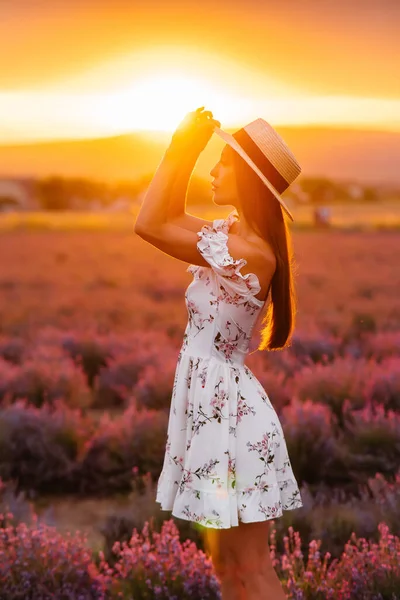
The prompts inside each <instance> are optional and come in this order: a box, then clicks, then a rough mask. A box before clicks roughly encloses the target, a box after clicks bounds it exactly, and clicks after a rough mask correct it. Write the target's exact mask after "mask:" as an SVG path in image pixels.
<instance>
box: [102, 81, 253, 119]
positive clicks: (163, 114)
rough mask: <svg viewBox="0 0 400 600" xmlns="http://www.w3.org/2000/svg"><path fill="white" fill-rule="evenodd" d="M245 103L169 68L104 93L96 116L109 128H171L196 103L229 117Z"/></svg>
mask: <svg viewBox="0 0 400 600" xmlns="http://www.w3.org/2000/svg"><path fill="white" fill-rule="evenodd" d="M246 103H247V101H246V100H245V99H243V100H240V98H239V99H238V98H236V97H235V98H232V97H230V96H229V95H228V94H227V93H226V92H224V91H223V90H222V89H218V87H217V86H216V85H212V84H211V83H210V82H209V81H206V80H205V79H201V78H194V77H189V76H186V75H183V74H179V73H176V72H169V73H163V74H159V75H157V74H156V75H153V76H151V77H148V78H145V79H141V80H139V81H137V82H135V85H134V86H132V87H131V88H127V89H125V90H124V91H121V92H116V93H113V94H107V95H106V94H104V95H103V97H102V102H101V105H99V106H98V108H97V110H96V120H98V121H101V122H102V123H103V125H105V126H107V128H109V129H112V130H125V131H127V130H131V129H134V130H136V131H138V130H146V131H172V130H174V129H175V128H176V127H177V125H178V124H179V123H180V121H181V120H182V119H183V117H184V115H185V114H186V113H187V112H189V111H191V110H195V109H196V108H198V107H200V106H205V107H206V109H207V107H212V110H213V113H214V114H215V115H217V114H223V115H224V119H225V120H228V121H229V120H231V119H234V118H235V117H237V116H238V112H240V110H241V109H243V108H244V105H245V104H246ZM229 107H232V109H231V110H229Z"/></svg>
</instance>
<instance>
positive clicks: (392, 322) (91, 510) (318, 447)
mask: <svg viewBox="0 0 400 600" xmlns="http://www.w3.org/2000/svg"><path fill="white" fill-rule="evenodd" d="M293 242H294V248H295V255H296V260H297V265H298V266H297V275H296V278H297V291H298V305H299V311H298V315H297V326H296V332H295V335H294V337H293V340H292V345H291V346H290V347H289V348H287V349H285V350H284V351H283V352H271V353H268V352H254V353H252V354H250V355H249V356H248V358H247V360H246V365H247V367H248V368H249V369H251V371H252V372H253V373H254V375H255V376H256V377H257V379H258V380H259V381H260V382H261V383H262V385H263V386H264V388H265V390H266V391H267V393H268V395H269V397H270V399H271V402H272V404H273V405H274V407H275V409H276V411H277V412H278V414H279V417H280V419H281V422H282V426H283V429H284V432H285V437H286V440H287V444H288V449H289V453H290V456H291V459H292V465H293V469H294V472H295V475H296V477H297V480H298V481H299V483H300V484H301V494H302V498H303V500H304V506H303V507H302V508H301V509H298V510H296V511H289V512H286V513H285V514H284V516H283V517H282V518H279V519H277V520H276V521H275V522H274V526H273V528H272V537H271V544H270V545H271V550H272V552H273V554H274V560H275V568H276V569H277V572H278V574H279V576H280V577H281V580H282V583H283V585H284V588H285V591H286V593H287V597H288V598H290V599H293V600H306V599H307V600H323V599H325V598H328V599H341V600H347V599H349V600H350V599H355V600H366V599H371V600H396V599H398V598H400V539H399V537H398V536H400V516H399V515H400V467H399V465H400V302H399V289H400V269H399V268H398V248H399V242H400V232H398V231H394V230H393V231H389V230H388V231H365V232H355V231H352V230H342V231H340V230H330V231H312V230H310V231H300V230H298V231H296V230H295V231H294V232H293ZM0 256H1V257H2V261H1V263H2V269H1V273H0V290H1V293H0V526H1V528H0V556H1V561H0V597H1V598H2V599H3V598H4V599H6V600H8V599H11V598H13V599H14V598H35V599H39V598H60V599H61V598H68V597H75V596H74V595H73V594H76V597H78V595H77V594H78V591H79V594H80V595H79V598H126V599H128V598H135V600H137V599H141V598H143V599H147V598H149V599H150V598H161V599H172V598H179V599H186V598H187V599H189V598H190V599H195V600H196V599H198V600H200V599H208V598H209V599H217V598H219V597H220V596H219V586H218V581H217V579H216V576H215V574H214V571H213V567H212V564H211V561H210V560H209V558H208V557H207V555H206V554H205V553H204V547H203V542H202V536H201V531H200V529H199V528H198V527H195V526H190V524H189V523H187V522H183V521H179V520H170V519H169V514H168V513H164V512H160V511H159V510H158V508H157V507H156V506H155V501H154V498H155V487H154V486H155V482H156V479H157V477H158V475H159V473H160V470H161V465H162V459H163V454H164V446H165V436H166V426H167V419H168V410H169V402H170V396H171V391H172V384H173V377H174V370H175V366H176V360H177V356H178V352H179V349H180V345H181V343H182V336H183V332H184V328H185V326H186V318H187V314H186V308H185V303H184V290H185V288H186V286H187V285H188V284H189V283H190V281H191V275H190V274H189V273H187V272H186V267H187V264H186V263H183V262H179V261H177V260H175V259H172V258H171V257H169V256H167V255H165V254H162V253H161V252H160V251H159V250H157V249H155V248H153V247H151V246H150V245H148V244H146V242H144V241H143V240H141V239H140V238H138V237H137V236H135V235H134V233H133V232H132V233H130V232H127V231H104V230H98V231H96V230H94V231H74V230H70V231H41V230H34V229H32V230H18V229H17V230H14V231H11V230H10V231H3V232H2V235H1V237H0ZM257 334H258V332H256V334H255V337H254V340H253V344H252V347H251V351H254V350H256V348H257V342H258V340H259V337H258V335H257ZM155 375H156V376H155ZM83 515H85V517H83ZM53 527H54V529H53ZM77 529H79V530H80V531H79V532H76V530H77ZM134 529H136V531H134ZM133 531H134V533H133V535H132V532H133ZM69 532H70V533H69ZM28 590H29V591H28ZM32 590H36V592H32ZM30 594H31V595H30ZM68 594H70V595H69V596H68Z"/></svg>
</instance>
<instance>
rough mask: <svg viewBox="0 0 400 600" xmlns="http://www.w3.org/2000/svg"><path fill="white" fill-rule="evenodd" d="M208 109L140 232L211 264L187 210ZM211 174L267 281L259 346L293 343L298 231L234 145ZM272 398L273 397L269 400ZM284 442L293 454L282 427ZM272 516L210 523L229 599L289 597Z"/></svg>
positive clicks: (169, 169) (153, 193)
mask: <svg viewBox="0 0 400 600" xmlns="http://www.w3.org/2000/svg"><path fill="white" fill-rule="evenodd" d="M203 108H204V107H202V108H200V109H197V111H194V112H193V113H189V114H188V115H187V116H186V117H185V119H184V121H183V122H182V124H181V125H180V127H179V128H178V129H177V131H176V133H175V134H174V136H173V138H172V142H171V145H170V147H169V148H168V150H167V151H166V153H165V155H164V157H163V159H162V161H161V163H160V165H159V167H158V169H157V171H156V174H155V176H154V178H153V180H152V182H151V184H150V186H149V188H148V190H147V193H146V195H145V198H144V201H143V204H142V206H141V209H140V211H139V215H138V217H137V220H136V223H135V233H137V234H138V235H139V236H140V237H142V238H143V239H144V240H146V241H148V242H149V243H151V244H152V245H154V246H156V247H157V248H159V249H160V250H162V251H163V252H166V253H168V254H169V255H171V256H173V257H175V258H177V259H178V260H182V261H184V262H187V263H191V264H193V265H199V266H204V267H210V264H209V262H207V260H206V259H205V258H204V257H203V256H202V254H201V253H199V246H198V245H197V244H198V241H199V235H198V234H199V232H200V231H201V230H202V229H203V231H204V227H205V230H206V231H210V230H211V229H212V226H213V222H212V221H207V220H204V219H200V218H197V217H194V216H192V215H189V214H187V213H186V210H185V204H186V192H187V187H188V183H189V181H190V176H191V173H192V171H193V169H194V167H195V164H196V162H197V159H198V157H199V154H200V153H201V151H202V150H203V149H204V147H205V146H206V144H207V143H208V141H209V139H210V138H211V135H212V133H213V132H214V129H215V127H219V125H220V123H219V122H218V121H216V120H214V119H213V116H212V113H211V112H210V111H205V112H202V111H203ZM291 156H292V155H291ZM259 164H260V165H261V164H262V161H261V162H260V163H259ZM267 164H268V163H267ZM264 167H265V163H264ZM271 168H273V166H271ZM210 174H211V176H212V177H213V179H214V185H213V201H214V203H215V204H216V205H218V206H234V207H235V208H236V210H237V213H238V215H239V219H238V220H236V221H235V222H232V220H230V223H229V232H228V233H227V238H224V239H226V244H227V246H226V250H227V251H228V252H229V254H228V257H229V258H228V261H231V260H233V261H236V260H239V259H245V261H246V264H245V265H244V264H243V266H242V267H241V274H242V275H243V276H246V274H252V275H251V276H252V277H254V275H255V276H256V278H257V279H256V280H257V283H259V289H258V293H257V296H256V302H257V301H258V303H259V304H261V303H262V302H265V304H264V308H267V310H266V311H264V309H263V310H262V311H260V313H259V315H258V318H257V322H258V323H259V322H260V316H261V314H263V315H264V317H265V318H264V320H263V323H264V324H265V326H264V328H263V329H262V331H261V338H262V339H261V344H260V346H259V350H263V349H265V350H280V349H283V348H284V347H285V346H287V345H288V344H289V341H290V336H291V334H292V332H293V329H294V324H295V314H296V308H297V307H296V295H295V290H294V281H293V253H292V248H291V240H290V232H289V229H288V227H287V225H286V223H285V220H284V218H283V211H282V203H280V202H278V201H277V199H276V196H274V195H273V194H272V193H271V191H270V190H269V189H268V187H267V186H266V185H265V183H264V182H263V181H262V179H261V178H260V176H259V175H258V174H257V172H256V171H255V170H254V169H253V168H250V166H249V164H247V163H246V162H245V161H244V160H243V158H242V157H241V156H240V155H239V154H238V152H236V151H235V150H234V149H233V147H231V145H229V144H226V146H225V147H224V148H223V150H222V153H221V158H220V160H219V161H218V162H217V164H216V165H215V166H214V167H213V169H212V170H211V171H210ZM269 174H270V175H271V173H269ZM272 175H273V176H276V178H277V179H276V182H278V184H279V182H281V181H283V180H282V179H280V178H279V177H280V175H279V173H278V171H277V172H276V173H275V172H274V173H272ZM293 178H294V177H293ZM288 179H290V177H288ZM289 183H290V182H287V185H286V187H288V186H289ZM283 187H285V182H284V181H283ZM217 235H218V233H217ZM211 244H212V241H211ZM247 281H248V280H247ZM253 281H254V280H253ZM268 300H269V302H268ZM264 400H265V398H264ZM267 401H268V403H269V399H267ZM269 404H270V403H269ZM279 427H280V425H279ZM280 443H281V447H284V450H285V452H286V446H285V445H284V440H283V433H282V429H281V428H280ZM252 449H253V448H252ZM253 454H254V453H253ZM283 458H285V459H286V460H284V461H283ZM261 460H263V459H261ZM280 460H281V461H283V462H284V463H285V466H286V469H287V473H288V479H287V481H288V482H289V481H290V482H291V488H290V490H285V489H284V488H281V494H282V504H281V503H280V502H279V512H278V513H277V515H276V516H280V515H281V514H282V508H284V509H286V510H290V509H293V508H299V507H301V506H302V502H301V498H300V495H299V491H298V488H297V483H296V481H295V479H294V478H293V473H292V471H291V466H290V461H289V459H288V456H287V453H285V454H284V453H283V452H282V453H281V457H280ZM283 462H280V463H278V462H277V463H276V466H279V467H280V466H281V465H282V464H283ZM279 470H283V471H285V470H284V469H279ZM290 476H291V477H292V479H289V477H290ZM288 485H289V484H288ZM289 491H290V493H291V495H290V503H289V502H288V499H289ZM285 494H286V495H285ZM168 503H169V502H167V504H168ZM271 518H274V517H273V516H272V514H267V513H266V511H265V510H264V516H263V515H255V516H254V518H253V516H252V515H250V516H249V515H248V514H246V519H245V521H246V522H242V521H241V520H240V518H239V522H238V526H227V527H224V528H218V527H213V526H210V527H206V528H205V538H206V545H207V548H208V550H209V552H210V554H211V556H212V559H213V563H214V566H215V569H216V573H217V575H218V577H219V579H220V582H221V590H222V597H223V600H239V599H240V600H242V599H246V600H284V599H285V598H286V596H285V594H284V592H283V589H282V586H281V583H280V581H279V579H278V577H277V575H276V572H275V569H274V567H273V565H272V562H271V559H270V551H269V545H268V539H269V529H270V519H271ZM250 521H253V522H250Z"/></svg>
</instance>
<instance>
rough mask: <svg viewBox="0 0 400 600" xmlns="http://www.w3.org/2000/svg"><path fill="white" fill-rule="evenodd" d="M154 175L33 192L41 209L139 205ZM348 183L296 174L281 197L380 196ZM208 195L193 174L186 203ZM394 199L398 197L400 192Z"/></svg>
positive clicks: (59, 181)
mask: <svg viewBox="0 0 400 600" xmlns="http://www.w3.org/2000/svg"><path fill="white" fill-rule="evenodd" d="M153 176H154V173H148V174H146V175H143V176H142V177H140V178H138V179H136V180H134V181H120V182H116V183H105V182H101V181H95V180H93V179H85V178H69V177H61V176H58V175H54V176H50V177H46V178H42V179H38V180H37V181H36V184H35V185H36V187H35V195H36V197H37V199H38V201H39V204H40V206H41V207H42V208H43V209H44V210H68V209H80V210H85V208H86V207H87V208H88V209H90V208H93V204H94V203H95V204H96V205H97V206H100V207H110V206H112V205H113V204H114V203H115V202H116V201H118V200H121V198H123V199H124V200H125V201H128V202H129V203H132V204H139V203H140V202H141V197H142V195H143V193H144V192H145V191H146V189H147V187H148V186H149V184H150V182H151V180H152V178H153ZM349 186H350V184H344V183H340V182H335V181H332V180H330V179H328V178H324V177H299V179H298V181H296V182H295V183H294V184H293V186H291V187H289V188H288V190H287V191H286V192H285V193H284V196H286V197H287V198H290V199H291V200H292V201H293V202H298V201H302V202H304V197H305V196H306V201H307V202H309V203H310V204H313V205H318V204H334V203H336V202H376V201H379V200H381V199H383V194H382V193H381V192H380V190H379V189H378V188H374V187H373V186H365V185H364V186H361V185H360V184H357V187H358V193H357V194H353V195H352V194H351V193H350V192H349ZM299 192H300V193H301V194H302V196H303V198H302V200H300V198H299ZM210 198H211V186H210V182H209V181H208V180H206V179H204V178H203V177H199V176H197V175H192V177H191V180H190V184H189V188H188V192H187V205H188V206H191V205H192V206H196V205H197V206H198V205H201V204H203V203H204V204H209V202H210ZM392 198H393V195H392ZM393 199H395V198H393ZM397 199H399V200H400V191H399V192H398V194H397Z"/></svg>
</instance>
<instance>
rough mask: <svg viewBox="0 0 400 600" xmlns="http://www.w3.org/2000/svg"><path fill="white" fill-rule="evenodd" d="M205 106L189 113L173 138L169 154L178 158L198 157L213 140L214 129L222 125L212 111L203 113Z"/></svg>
mask: <svg viewBox="0 0 400 600" xmlns="http://www.w3.org/2000/svg"><path fill="white" fill-rule="evenodd" d="M203 109H204V106H202V107H200V108H198V109H197V110H195V111H193V112H189V113H188V114H187V115H186V116H185V118H184V119H183V121H182V122H181V123H180V124H179V126H178V128H177V129H176V131H175V133H174V134H173V136H172V139H171V143H170V145H169V147H168V150H167V152H168V154H169V155H173V156H175V157H177V158H184V157H185V156H188V155H191V156H196V157H197V156H198V155H199V154H200V153H201V152H202V151H203V150H204V148H205V147H206V146H207V144H208V142H209V141H210V139H211V136H212V134H213V131H214V128H215V127H216V126H217V127H220V126H221V123H220V122H219V121H217V120H216V119H214V118H213V114H212V112H211V111H209V110H206V111H204V112H202V111H203Z"/></svg>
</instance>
